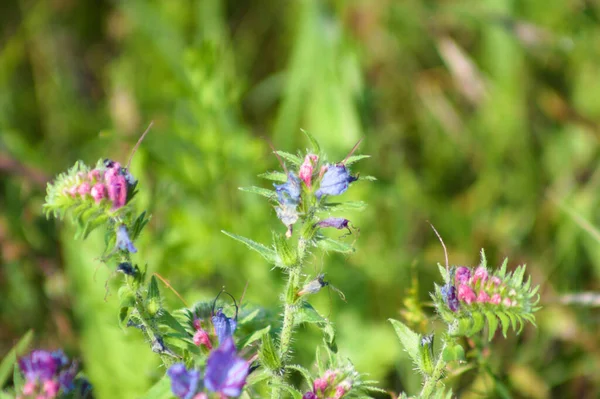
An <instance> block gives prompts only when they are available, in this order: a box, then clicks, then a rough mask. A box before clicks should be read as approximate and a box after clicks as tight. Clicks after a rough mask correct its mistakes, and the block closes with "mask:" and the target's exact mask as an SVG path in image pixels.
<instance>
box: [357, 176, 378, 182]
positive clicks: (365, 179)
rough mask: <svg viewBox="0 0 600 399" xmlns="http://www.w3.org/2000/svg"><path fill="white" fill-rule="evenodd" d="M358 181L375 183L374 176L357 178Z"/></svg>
mask: <svg viewBox="0 0 600 399" xmlns="http://www.w3.org/2000/svg"><path fill="white" fill-rule="evenodd" d="M358 181H377V178H376V177H375V176H358Z"/></svg>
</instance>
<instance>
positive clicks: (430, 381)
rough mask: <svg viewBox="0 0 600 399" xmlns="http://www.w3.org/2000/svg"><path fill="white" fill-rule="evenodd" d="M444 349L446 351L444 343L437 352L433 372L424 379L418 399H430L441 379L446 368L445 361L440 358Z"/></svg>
mask: <svg viewBox="0 0 600 399" xmlns="http://www.w3.org/2000/svg"><path fill="white" fill-rule="evenodd" d="M444 349H446V342H445V341H444V344H443V345H442V348H441V350H440V352H439V355H438V359H437V362H436V363H435V367H434V368H433V372H432V373H431V375H430V376H428V377H426V379H425V383H424V384H423V389H421V394H420V395H419V398H420V399H427V398H429V397H431V394H433V393H434V391H435V387H436V385H437V383H438V382H439V380H440V379H441V378H442V373H443V372H444V369H445V368H446V361H445V360H444V359H443V358H442V353H444Z"/></svg>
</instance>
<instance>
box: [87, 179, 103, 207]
mask: <svg viewBox="0 0 600 399" xmlns="http://www.w3.org/2000/svg"><path fill="white" fill-rule="evenodd" d="M90 194H92V198H94V200H95V201H96V203H98V202H100V201H102V199H103V198H106V187H104V184H102V183H96V184H94V187H92V190H91V191H90Z"/></svg>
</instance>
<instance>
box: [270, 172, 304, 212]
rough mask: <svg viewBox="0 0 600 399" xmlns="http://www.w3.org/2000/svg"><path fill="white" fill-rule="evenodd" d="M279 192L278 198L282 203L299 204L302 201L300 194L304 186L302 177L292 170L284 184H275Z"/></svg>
mask: <svg viewBox="0 0 600 399" xmlns="http://www.w3.org/2000/svg"><path fill="white" fill-rule="evenodd" d="M273 186H275V191H276V192H277V199H278V201H279V203H280V204H285V205H298V204H299V203H300V194H301V190H302V186H301V185H300V179H298V177H296V175H295V174H294V173H292V172H289V173H288V180H287V182H285V183H283V184H273Z"/></svg>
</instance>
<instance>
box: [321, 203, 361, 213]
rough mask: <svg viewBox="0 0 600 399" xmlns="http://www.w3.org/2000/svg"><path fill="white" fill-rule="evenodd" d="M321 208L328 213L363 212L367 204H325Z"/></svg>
mask: <svg viewBox="0 0 600 399" xmlns="http://www.w3.org/2000/svg"><path fill="white" fill-rule="evenodd" d="M321 206H322V208H323V209H324V210H326V211H328V212H334V211H362V210H364V209H365V208H366V207H367V203H366V202H364V201H346V202H325V203H323V204H321Z"/></svg>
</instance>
